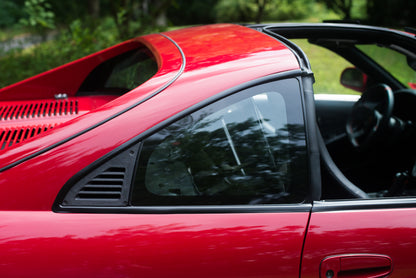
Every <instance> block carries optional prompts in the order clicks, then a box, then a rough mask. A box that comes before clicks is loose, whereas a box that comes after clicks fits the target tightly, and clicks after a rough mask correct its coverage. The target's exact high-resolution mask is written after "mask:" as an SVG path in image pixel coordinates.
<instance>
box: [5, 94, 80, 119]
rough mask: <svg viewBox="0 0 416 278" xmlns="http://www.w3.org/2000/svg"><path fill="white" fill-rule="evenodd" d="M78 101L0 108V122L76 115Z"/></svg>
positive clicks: (54, 101) (46, 101)
mask: <svg viewBox="0 0 416 278" xmlns="http://www.w3.org/2000/svg"><path fill="white" fill-rule="evenodd" d="M78 112H79V110H78V100H76V99H71V100H37V101H28V102H26V103H14V104H12V103H11V104H7V105H4V106H1V107H0V120H1V121H7V120H15V119H27V118H40V117H56V116H69V115H77V114H78Z"/></svg>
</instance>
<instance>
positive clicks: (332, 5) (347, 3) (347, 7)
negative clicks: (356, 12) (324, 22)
mask: <svg viewBox="0 0 416 278" xmlns="http://www.w3.org/2000/svg"><path fill="white" fill-rule="evenodd" d="M318 1H319V2H323V3H324V4H325V5H326V6H327V7H328V8H329V9H331V10H333V11H334V12H336V13H337V14H340V15H341V16H342V17H343V18H344V19H351V10H352V5H353V0H318Z"/></svg>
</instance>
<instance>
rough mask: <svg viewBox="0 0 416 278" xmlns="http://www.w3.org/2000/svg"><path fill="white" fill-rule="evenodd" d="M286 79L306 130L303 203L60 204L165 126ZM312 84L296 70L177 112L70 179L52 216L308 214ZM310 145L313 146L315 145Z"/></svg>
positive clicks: (313, 196) (312, 189)
mask: <svg viewBox="0 0 416 278" xmlns="http://www.w3.org/2000/svg"><path fill="white" fill-rule="evenodd" d="M286 79H293V80H296V81H297V82H298V88H297V89H296V92H295V93H296V95H297V96H296V98H295V99H294V101H296V102H298V104H299V103H300V105H299V106H300V114H301V117H302V123H303V125H304V126H305V127H304V128H305V129H306V131H305V132H306V135H305V136H306V138H305V140H306V148H307V154H306V156H305V158H306V160H307V164H306V168H307V169H306V171H307V180H306V181H305V183H306V185H305V186H306V196H305V200H304V201H303V202H301V203H295V204H271V205H261V206H256V205H221V206H201V205H195V206H188V207H184V206H165V207H163V206H162V207H161V206H131V204H130V202H129V203H128V204H127V205H125V206H120V205H118V206H108V205H105V204H98V203H95V204H94V205H73V204H71V203H66V204H63V200H64V199H65V196H66V195H67V193H68V192H69V191H70V190H71V189H72V188H73V187H75V186H77V183H78V182H79V181H80V180H82V179H83V178H84V177H85V176H86V175H90V176H97V173H94V171H97V169H98V168H100V167H101V168H103V165H104V164H106V163H110V166H111V161H112V160H113V159H115V160H117V159H116V157H117V155H119V154H120V153H123V152H126V151H127V150H128V149H129V148H134V149H136V150H138V153H140V150H141V147H142V141H143V140H144V139H145V138H146V137H148V136H150V135H152V134H154V133H155V132H157V131H158V130H160V129H162V128H164V127H165V126H168V125H169V124H171V123H173V122H175V121H177V120H178V119H180V118H182V117H184V116H186V115H188V114H190V113H192V112H194V111H196V110H199V109H201V108H202V107H205V106H207V105H209V104H211V103H214V102H216V101H219V100H221V99H223V98H226V97H228V96H230V95H233V94H236V93H238V92H240V91H242V90H245V89H250V88H251V89H253V88H256V87H258V86H261V85H264V84H268V85H270V86H273V84H274V83H275V82H279V81H280V80H286ZM312 82H313V75H311V74H309V73H303V72H301V71H299V70H295V71H291V72H285V73H280V74H276V75H272V76H267V77H264V78H261V79H258V80H254V81H251V82H247V83H245V84H242V85H239V86H236V87H234V88H231V89H229V90H226V91H224V92H222V93H219V94H217V95H215V96H213V97H211V98H209V99H207V100H205V101H202V102H201V103H198V104H196V105H194V106H192V107H190V108H188V109H186V110H183V111H182V112H179V113H178V114H176V115H175V116H173V117H171V118H169V119H168V120H166V121H164V122H162V123H160V124H158V125H156V126H154V127H153V128H151V129H149V130H147V131H146V132H144V133H142V134H139V135H138V136H136V137H135V138H133V139H132V140H130V141H129V142H127V143H125V144H123V145H121V146H119V147H118V148H116V149H115V150H113V151H112V152H110V153H108V154H106V155H105V156H103V157H102V158H100V159H98V160H97V161H95V162H94V163H93V164H91V165H89V166H88V167H86V168H84V169H83V170H81V171H80V172H79V173H77V174H76V175H75V176H73V177H72V178H71V179H69V180H68V182H67V183H66V184H65V185H64V186H63V188H62V189H61V191H60V192H59V194H58V196H57V198H56V200H55V202H54V204H53V207H52V210H53V211H54V212H76V213H151V214H153V213H219V212H221V213H233V212H242V213H246V212H274V211H288V212H305V211H309V210H310V209H311V206H312V201H313V200H318V199H319V197H317V196H318V195H319V194H320V193H319V192H320V187H319V186H320V183H319V173H316V174H311V173H313V172H314V171H313V170H311V166H312V165H314V163H313V162H312V161H311V159H310V155H311V153H314V151H313V150H312V151H311V142H312V141H313V140H311V136H310V135H309V134H308V132H309V130H313V129H314V126H311V125H310V124H311V123H312V122H313V121H308V120H307V117H308V115H307V114H306V112H305V102H307V101H305V96H304V87H305V86H306V87H312ZM309 83H310V84H309ZM308 84H309V85H308ZM312 97H313V96H312ZM312 137H313V136H312ZM312 145H314V143H313V144H312ZM315 148H316V146H315ZM312 149H314V148H312ZM131 155H137V154H135V153H134V152H131ZM313 157H315V158H316V155H313ZM136 161H137V159H136ZM315 161H316V160H315ZM318 161H319V158H318ZM107 168H108V167H107ZM314 168H316V167H314ZM314 176H315V177H314ZM133 178H134V177H133ZM130 179H131V177H130ZM131 189H132V186H130V185H128V190H129V191H130V190H131ZM129 195H130V197H129V200H130V199H131V193H130V194H129Z"/></svg>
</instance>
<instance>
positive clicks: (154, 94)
mask: <svg viewBox="0 0 416 278" xmlns="http://www.w3.org/2000/svg"><path fill="white" fill-rule="evenodd" d="M159 35H161V36H163V37H165V38H166V39H168V40H169V41H170V42H172V43H173V44H174V45H175V46H176V48H177V49H178V50H179V53H180V55H181V58H182V65H181V67H180V69H179V72H178V73H177V74H176V75H175V76H174V77H173V78H172V79H171V80H170V81H169V82H167V83H166V84H165V85H163V86H162V88H160V89H159V90H157V91H156V92H154V93H153V94H151V95H149V96H148V97H146V98H144V99H141V100H140V101H138V102H136V103H135V104H132V105H131V106H129V107H127V108H125V109H124V110H122V111H120V112H118V113H116V114H114V115H112V116H110V117H108V118H107V119H104V120H102V121H101V122H98V123H97V124H95V125H93V126H91V127H89V128H86V129H84V130H82V131H80V132H78V133H76V134H74V135H72V136H70V137H68V138H65V139H64V140H62V141H59V142H57V143H55V144H53V145H50V146H49V147H46V148H44V149H42V150H39V151H37V152H35V153H33V154H31V155H28V156H26V157H24V158H22V159H19V160H17V161H15V162H13V163H10V164H9V165H6V166H4V167H2V168H0V173H1V172H4V171H6V170H9V169H11V168H13V167H15V166H17V165H19V164H21V163H23V162H26V161H28V160H30V159H32V158H34V157H36V156H38V155H41V154H44V153H46V152H48V151H50V150H52V149H54V148H56V147H58V146H60V145H63V144H65V143H67V142H69V141H71V140H72V139H75V138H77V137H79V136H81V135H83V134H85V133H87V132H89V131H91V130H93V129H95V128H97V127H99V126H101V125H103V124H105V123H107V122H109V121H111V120H113V119H114V118H117V117H118V116H120V115H122V114H124V113H126V112H128V111H130V110H131V109H133V108H135V107H137V106H138V105H140V104H142V103H143V102H145V101H148V100H149V99H151V98H153V97H154V96H156V95H158V94H159V93H161V92H162V91H163V90H165V89H166V88H167V87H169V86H170V85H172V83H173V82H175V81H176V80H177V79H178V78H179V76H180V75H181V74H182V73H183V71H184V70H185V66H186V58H185V54H184V53H183V51H182V49H181V48H180V46H179V45H178V44H177V43H176V42H175V41H174V40H172V39H171V38H170V37H168V36H166V35H164V34H161V33H159Z"/></svg>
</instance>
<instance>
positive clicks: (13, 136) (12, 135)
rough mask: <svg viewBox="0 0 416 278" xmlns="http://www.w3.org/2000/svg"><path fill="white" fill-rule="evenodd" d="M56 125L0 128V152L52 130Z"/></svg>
mask: <svg viewBox="0 0 416 278" xmlns="http://www.w3.org/2000/svg"><path fill="white" fill-rule="evenodd" d="M55 126H56V124H49V125H38V126H29V127H16V128H0V150H4V149H6V148H8V147H10V146H13V145H15V144H17V143H20V142H23V141H25V140H27V139H29V138H32V137H34V136H36V135H38V134H40V133H43V132H45V131H47V130H49V129H52V128H54V127H55Z"/></svg>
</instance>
